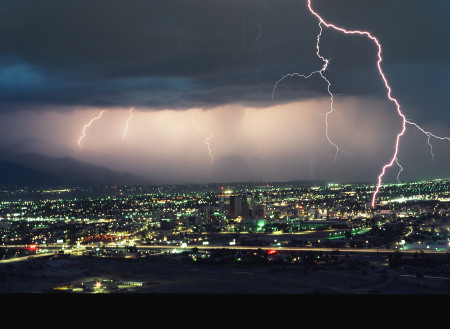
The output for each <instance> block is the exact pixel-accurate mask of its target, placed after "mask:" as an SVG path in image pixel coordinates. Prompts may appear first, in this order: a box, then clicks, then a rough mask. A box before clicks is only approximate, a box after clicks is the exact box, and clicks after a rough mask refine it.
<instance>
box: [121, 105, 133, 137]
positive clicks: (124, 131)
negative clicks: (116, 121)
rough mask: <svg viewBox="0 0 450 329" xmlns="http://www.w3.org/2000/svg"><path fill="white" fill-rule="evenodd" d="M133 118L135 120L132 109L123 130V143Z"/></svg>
mask: <svg viewBox="0 0 450 329" xmlns="http://www.w3.org/2000/svg"><path fill="white" fill-rule="evenodd" d="M132 118H133V108H131V109H130V116H129V117H128V119H127V121H126V122H125V129H124V130H123V135H122V142H123V141H124V140H125V136H126V135H127V130H128V123H129V122H130V120H131V119H132Z"/></svg>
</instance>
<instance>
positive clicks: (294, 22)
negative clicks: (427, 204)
mask: <svg viewBox="0 0 450 329" xmlns="http://www.w3.org/2000/svg"><path fill="white" fill-rule="evenodd" d="M312 5H313V8H314V9H315V10H316V11H317V12H318V13H319V14H320V15H321V16H322V17H323V18H324V19H325V20H326V21H328V22H332V23H334V24H336V25H339V26H342V27H345V28H347V29H360V30H368V31H370V32H371V33H372V34H373V35H374V36H376V37H377V38H378V39H379V41H380V42H381V44H382V47H383V59H384V60H383V63H382V67H383V70H384V72H385V73H386V75H387V77H388V79H389V83H390V85H391V87H392V90H393V96H394V97H396V98H397V99H398V100H399V102H400V104H401V106H402V110H403V112H404V113H405V115H406V116H407V118H408V119H409V120H412V121H414V122H416V123H417V124H419V125H421V126H422V127H423V128H424V129H426V130H427V131H432V132H433V133H435V134H436V135H439V136H445V135H446V134H448V135H450V132H449V129H448V128H449V123H450V112H449V93H448V90H449V65H448V64H449V56H448V54H449V51H448V48H449V37H448V36H449V23H448V13H449V9H450V8H449V3H448V1H445V0H442V1H436V0H432V1H426V2H425V1H417V0H398V1H388V0H387V1H383V0H367V1H357V0H352V1H350V0H341V1H324V0H321V1H318V0H316V1H313V2H312ZM318 32H319V26H318V21H317V19H316V18H315V17H314V16H312V15H311V13H310V12H309V11H308V9H307V6H306V0H296V1H293V0H283V1H279V0H277V1H275V0H274V1H268V0H266V1H264V0H260V1H258V0H245V1H244V0H242V1H233V0H221V1H219V0H203V1H200V0H189V1H187V0H165V1H153V0H146V1H133V0H128V1H119V0H102V1H100V0H95V1H92V0H86V1H85V0H76V1H71V0H66V1H59V0H40V1H33V2H29V1H23V0H4V1H2V2H1V3H0V133H1V136H2V142H1V144H2V145H3V146H4V147H11V146H14V148H15V149H19V150H23V151H36V152H40V153H46V154H48V155H55V156H63V155H64V156H65V155H68V156H73V157H77V158H79V159H81V160H85V161H88V162H94V163H98V164H103V165H107V166H109V167H112V168H114V169H121V170H130V171H134V172H138V173H140V174H144V175H146V176H148V177H153V176H157V177H159V179H160V181H171V182H172V181H173V182H188V181H211V180H212V181H217V180H246V179H265V180H273V179H283V180H288V179H309V178H319V179H337V180H339V179H341V180H342V179H345V180H350V179H355V180H361V179H364V180H368V181H372V180H374V178H375V177H376V176H377V175H378V173H379V168H380V165H382V164H384V163H386V161H387V160H389V158H390V156H391V155H392V143H393V142H394V138H395V134H396V133H397V132H398V130H399V129H400V128H399V122H400V121H399V118H398V116H396V113H395V107H393V106H392V104H391V103H389V102H388V101H387V99H386V90H385V88H384V85H383V84H382V82H381V80H380V77H379V75H378V72H377V70H376V51H377V49H376V47H375V45H374V44H373V42H371V41H370V40H369V39H367V38H365V37H361V36H348V35H343V34H341V33H339V32H337V31H334V30H332V29H324V31H323V34H322V37H321V43H320V46H321V47H320V51H321V54H322V55H323V56H324V57H326V58H329V59H330V60H331V62H330V65H329V67H328V70H327V71H326V72H325V74H326V76H327V78H328V79H329V81H330V82H331V84H332V87H331V89H332V92H333V93H334V94H335V101H336V103H335V105H336V113H334V114H333V116H330V118H329V119H330V121H329V123H330V127H329V129H330V130H329V133H330V135H331V138H332V140H333V141H335V142H336V144H339V146H340V147H341V148H342V149H343V150H345V151H346V153H345V152H340V153H339V154H338V157H337V159H336V160H335V151H334V149H333V148H332V147H331V145H330V144H329V143H328V141H327V140H326V138H325V126H324V116H325V113H326V112H327V111H328V110H329V106H330V105H329V95H328V94H327V89H326V84H325V83H324V80H322V79H320V77H318V76H317V75H316V76H314V77H312V78H309V79H303V78H298V77H297V78H292V79H286V80H283V82H282V83H281V84H279V85H277V88H276V90H275V94H274V97H272V92H273V89H274V85H275V83H276V82H277V81H278V80H279V79H280V78H281V77H282V76H284V75H285V74H288V73H293V72H298V73H301V74H308V73H310V72H312V71H316V70H318V69H320V68H321V66H322V65H323V63H322V61H321V60H320V59H319V58H318V57H317V55H316V48H315V47H316V38H317V35H318ZM132 107H133V108H134V116H133V118H132V119H131V120H130V121H129V126H128V130H127V134H128V135H127V140H126V141H125V142H124V140H122V136H123V132H124V125H125V121H126V120H127V118H128V115H129V110H130V108H132ZM101 110H106V112H105V113H104V114H103V116H102V117H101V119H99V120H97V121H95V124H93V125H92V126H91V127H89V130H86V132H88V133H89V136H88V135H86V138H85V139H84V140H83V142H84V143H83V148H81V149H80V147H79V145H78V144H77V142H76V141H77V140H78V138H79V136H80V134H81V132H82V129H83V126H84V125H85V124H87V123H88V122H89V120H91V119H92V118H94V117H96V116H97V115H98V114H99V112H100V111H101ZM372 130H373V131H372ZM208 137H211V139H209V140H208V142H209V143H210V144H209V148H210V149H211V154H212V155H214V160H213V161H210V158H211V155H210V154H209V149H208V145H207V144H206V143H205V141H206V138H208ZM402 141H404V142H402V151H401V152H400V154H399V160H400V162H401V163H402V165H403V167H404V172H402V175H404V178H408V179H415V178H421V177H435V176H442V175H445V176H448V174H449V170H448V169H447V168H448V167H449V166H448V165H449V159H450V156H449V147H450V145H449V144H450V143H449V142H446V141H444V142H443V141H440V140H436V139H431V140H430V142H431V143H432V145H433V149H432V151H433V153H432V154H434V158H433V157H432V154H431V150H430V146H429V145H428V140H427V137H426V136H425V135H423V134H422V133H421V132H420V131H418V130H417V129H415V128H414V127H412V126H408V131H407V134H406V135H405V138H404V139H402ZM403 144H404V145H403ZM417 157H420V159H417ZM211 160H212V159H211ZM180 164H182V165H180ZM394 171H395V172H393V173H392V177H395V176H396V171H397V169H395V170H394Z"/></svg>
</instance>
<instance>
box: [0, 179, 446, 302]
mask: <svg viewBox="0 0 450 329" xmlns="http://www.w3.org/2000/svg"><path fill="white" fill-rule="evenodd" d="M373 189H374V185H370V184H337V183H327V184H321V185H318V184H316V185H311V184H308V183H301V182H291V183H267V182H266V183H235V184H223V185H220V184H210V185H180V186H174V185H169V186H134V187H133V186H128V187H127V186H105V187H90V188H87V187H73V188H64V189H56V188H53V189H42V188H20V189H7V188H5V189H2V191H1V196H2V200H4V201H2V203H1V208H0V220H1V223H2V231H1V243H2V246H1V251H2V255H1V257H2V260H3V262H4V263H5V264H4V265H3V268H6V267H5V266H14V267H18V266H21V265H20V264H21V262H19V260H21V259H26V260H27V263H29V265H26V266H28V267H31V268H33V269H34V270H35V271H43V272H45V271H48V270H46V269H47V268H48V269H53V268H55V267H57V268H62V269H64V268H68V269H70V271H74V270H75V269H77V270H80V272H81V273H83V274H84V275H80V277H78V278H76V279H75V278H71V279H70V282H71V283H70V284H69V283H67V285H66V284H63V285H56V284H55V285H54V286H49V287H48V286H47V287H46V288H44V287H45V284H44V282H45V281H46V280H42V283H40V284H38V283H39V281H41V280H38V279H36V280H37V282H36V285H35V286H34V287H33V288H25V287H26V286H22V285H21V284H20V282H21V280H20V279H18V281H17V287H15V288H12V287H11V286H10V284H9V283H8V282H9V280H11V279H12V278H14V276H15V274H13V273H7V272H5V270H3V272H2V273H3V274H2V275H3V277H4V278H5V280H4V281H3V282H4V284H3V285H2V286H1V287H0V289H2V291H3V292H5V291H6V292H7V291H10V290H11V289H13V291H14V290H15V289H17V291H18V292H27V291H26V290H25V291H21V290H20V289H31V292H49V291H53V292H80V293H92V292H109V293H114V292H117V291H129V292H132V291H135V290H139V289H141V290H143V291H146V292H152V291H153V292H154V291H157V292H164V290H158V289H159V285H155V284H154V283H152V282H153V280H155V278H154V277H152V275H151V274H149V273H146V272H145V271H144V272H142V271H138V272H136V273H133V272H131V273H128V274H127V275H123V274H122V275H123V276H124V277H123V278H120V277H118V276H120V272H123V269H122V270H120V269H121V268H123V266H127V265H125V264H130V266H137V265H139V266H142V267H146V266H148V265H150V266H155V264H159V266H161V267H164V266H165V265H164V264H166V263H167V262H169V263H171V264H180V266H184V267H185V266H195V265H196V264H197V266H198V265H199V264H204V265H205V266H209V267H219V268H221V269H222V268H224V267H225V268H228V270H232V269H235V270H237V268H236V267H235V266H237V265H239V268H241V267H242V270H243V271H244V269H245V271H249V268H250V269H251V270H250V271H251V272H250V273H252V272H255V273H258V272H260V271H263V269H266V268H269V269H276V268H277V267H280V266H283V267H286V266H289V267H290V268H291V269H292V271H296V272H297V271H298V272H300V271H305V270H306V269H313V268H314V269H318V270H320V271H324V272H325V273H326V272H329V273H334V272H335V271H337V272H339V273H346V274H345V275H346V276H348V280H350V278H352V279H355V278H354V277H352V275H353V276H357V274H356V273H355V272H358V273H360V272H362V271H363V272H366V273H367V272H373V273H383V275H388V276H389V277H390V276H392V277H396V284H395V285H388V284H383V285H380V284H379V282H378V281H377V279H376V278H373V273H372V274H371V275H367V277H368V278H370V280H369V279H368V280H367V282H364V283H361V284H360V285H359V286H358V285H356V286H353V285H351V286H348V285H347V284H341V283H339V282H333V276H332V275H330V276H329V277H327V278H324V279H323V280H325V282H327V284H326V286H327V288H326V289H322V288H317V286H314V285H313V286H309V285H306V286H304V287H302V288H300V287H295V288H293V289H296V290H294V291H296V292H300V291H302V292H303V293H311V292H313V290H314V289H319V290H321V289H322V290H323V292H327V293H339V292H344V291H345V292H346V293H352V292H354V293H356V292H358V291H359V292H361V291H366V292H369V293H370V292H372V293H373V292H378V293H391V292H395V293H405V292H408V291H409V290H408V289H412V291H413V292H415V293H417V292H420V289H428V290H427V292H428V293H429V292H433V293H442V292H448V280H449V279H447V276H448V274H449V270H450V269H449V267H448V266H449V263H448V262H449V258H448V251H449V243H450V231H449V229H450V222H449V221H450V217H449V216H450V207H449V205H450V181H448V180H432V181H422V182H416V183H401V184H400V183H396V184H386V185H383V187H382V189H381V190H380V199H381V200H380V204H379V206H378V207H377V208H376V209H373V208H372V207H371V204H370V203H371V193H372V192H373ZM6 200H7V201H6ZM394 255H395V256H396V257H398V258H394V257H393V256H394ZM311 257H312V258H311ZM93 260H98V261H99V262H101V263H103V264H104V265H102V266H106V267H108V268H110V267H111V268H110V269H109V270H108V271H102V270H99V269H97V270H93V269H91V270H89V271H88V270H86V266H88V265H87V264H89V263H90V262H94V261H93ZM120 260H121V261H120ZM105 261H106V262H107V265H106V264H105ZM108 262H109V263H108ZM160 263H161V264H160ZM430 263H433V264H434V265H433V267H432V268H428V267H427V266H428V265H429V264H430ZM22 266H23V265H22ZM255 266H257V267H256V268H255ZM90 267H95V265H90ZM228 270H226V271H228ZM87 272H89V273H87ZM91 272H92V273H91ZM141 272H142V273H141ZM386 272H388V273H389V274H386ZM351 273H353V274H351ZM394 273H395V274H394ZM418 273H421V277H423V278H427V277H430V278H432V277H433V278H434V277H436V275H437V274H436V273H439V276H438V277H440V279H428V280H427V281H426V282H427V283H426V284H425V283H424V284H423V287H425V286H427V288H421V287H422V286H420V287H413V286H414V285H413V284H412V283H410V282H409V281H411V282H412V281H415V280H417V278H418ZM86 274H90V275H86ZM146 275H148V276H146ZM260 275H262V274H260ZM379 275H381V274H377V275H375V276H379ZM25 277H26V276H25ZM130 277H131V278H133V279H131V278H130ZM89 278H90V279H89ZM24 279H25V278H24ZM94 279H95V280H94ZM92 280H93V281H92ZM105 280H106V281H105ZM158 280H162V279H161V278H158ZM88 281H89V282H90V281H92V282H93V283H92V284H93V285H90V284H91V283H89V282H88ZM103 281H104V283H102V284H100V283H99V284H98V285H97V282H103ZM125 281H126V282H128V283H127V284H125V283H123V282H125ZM398 281H400V283H399V282H398ZM423 281H424V282H425V279H423ZM26 282H28V281H26ZM408 282H409V283H408ZM431 282H432V283H431ZM173 284H174V285H175V286H177V285H178V283H177V282H173ZM136 285H137V286H136ZM100 286H101V289H100ZM21 287H22V288H21ZM164 287H166V288H167V289H169V290H168V291H170V288H169V287H170V285H168V284H167V285H164ZM314 287H315V288H314ZM174 289H175V288H174ZM177 289H180V290H179V291H183V289H185V288H183V287H178V288H177ZM198 289H201V288H198ZM210 289H212V290H213V292H218V291H220V289H221V288H220V286H218V287H216V288H210ZM249 289H251V288H249ZM255 289H262V288H261V287H259V288H256V286H255ZM172 292H174V291H172ZM188 292H189V291H188ZM200 292H201V290H200ZM250 292H251V291H250Z"/></svg>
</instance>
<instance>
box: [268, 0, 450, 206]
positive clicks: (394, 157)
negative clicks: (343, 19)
mask: <svg viewBox="0 0 450 329" xmlns="http://www.w3.org/2000/svg"><path fill="white" fill-rule="evenodd" d="M307 7H308V10H309V11H310V13H311V14H312V15H314V16H315V17H316V18H317V19H318V20H319V29H320V31H319V34H318V35H317V43H316V49H317V51H316V54H317V56H318V57H319V58H320V59H321V60H322V61H323V63H324V65H323V66H322V68H321V69H320V70H317V71H313V72H311V73H310V74H309V75H304V74H298V73H290V74H286V75H285V76H283V77H282V78H281V79H280V80H278V81H277V82H276V83H275V86H274V88H273V92H272V98H273V97H274V93H275V89H276V87H277V85H278V84H279V83H280V82H281V81H282V80H284V79H285V78H287V77H293V76H299V77H303V78H305V79H308V78H310V77H311V76H313V75H315V74H319V75H320V76H321V77H322V79H323V80H324V81H325V82H326V83H327V86H328V88H327V89H328V94H329V95H330V101H331V102H330V103H331V105H330V111H329V112H327V114H326V135H327V138H328V141H329V142H330V143H331V144H332V145H333V146H334V147H335V148H336V155H337V153H338V151H339V148H338V146H337V145H336V144H334V143H333V142H332V141H331V140H330V138H329V136H328V116H329V115H330V114H331V113H332V112H333V111H334V109H333V93H332V92H331V90H330V87H331V83H330V81H329V80H328V79H327V78H326V77H325V76H324V72H325V71H326V69H327V67H328V64H329V60H328V59H326V58H325V57H323V56H322V55H321V54H320V47H319V45H320V37H321V35H322V32H323V28H322V25H323V26H325V27H326V28H332V29H334V30H336V31H339V32H342V33H344V34H357V35H362V36H365V37H367V38H369V39H370V40H372V41H373V42H374V43H375V45H376V46H377V48H378V52H377V56H378V60H377V68H378V73H379V75H380V77H381V79H382V80H383V83H384V86H385V88H386V95H387V98H388V99H389V101H391V102H392V103H393V104H394V105H395V107H396V110H397V114H398V115H399V117H400V118H401V120H402V125H401V127H402V128H401V130H400V131H399V132H398V133H397V137H396V139H395V148H394V154H393V155H392V157H391V159H390V161H389V162H387V163H386V164H385V165H384V166H383V167H382V169H381V173H380V174H379V175H378V179H377V186H376V188H375V191H374V193H373V195H372V201H371V205H372V208H374V207H375V201H376V198H377V195H378V193H379V191H380V188H381V185H382V182H383V177H384V175H385V173H386V170H387V169H388V168H390V167H392V166H393V164H394V163H395V164H397V166H398V167H400V171H399V172H398V175H397V180H398V179H399V175H400V173H401V172H402V171H403V167H402V166H401V165H400V163H399V161H398V152H399V145H400V139H401V137H402V136H403V135H404V134H405V132H406V125H407V124H409V125H412V126H414V127H416V128H417V129H419V130H420V131H421V132H422V133H424V134H425V135H426V136H427V138H428V145H429V146H430V148H431V155H432V158H433V160H434V154H433V147H432V144H431V142H430V139H431V138H435V139H440V140H443V141H445V140H447V141H450V138H448V137H440V136H436V135H434V134H432V133H431V132H429V131H426V130H424V129H423V128H422V127H420V126H419V125H417V124H416V123H414V122H412V121H410V120H407V119H406V117H405V115H404V114H403V112H402V110H401V108H400V103H399V102H398V100H397V99H396V98H394V97H393V96H392V89H391V87H390V85H389V82H388V80H387V78H386V75H385V74H384V72H383V69H382V68H381V62H382V61H383V57H382V55H381V54H382V47H381V43H380V42H379V40H378V39H377V38H376V37H374V36H373V35H372V34H371V33H370V32H368V31H360V30H347V29H344V28H342V27H339V26H336V25H334V24H331V23H328V22H326V21H325V20H324V19H323V18H322V17H321V16H320V15H319V14H318V13H317V12H315V11H314V10H313V9H312V7H311V0H307ZM335 159H336V156H335Z"/></svg>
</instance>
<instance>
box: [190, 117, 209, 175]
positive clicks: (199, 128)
mask: <svg viewBox="0 0 450 329" xmlns="http://www.w3.org/2000/svg"><path fill="white" fill-rule="evenodd" d="M194 115H195V113H193V114H192V123H193V124H194V127H195V128H197V129H198V130H202V131H206V132H208V133H210V135H209V136H208V137H206V139H205V144H206V146H207V147H208V152H209V157H210V158H211V166H213V165H214V156H213V152H212V148H211V139H212V138H213V137H214V135H213V133H212V132H211V130H209V129H206V128H203V127H200V126H199V125H198V124H197V123H196V121H195V118H194Z"/></svg>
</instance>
